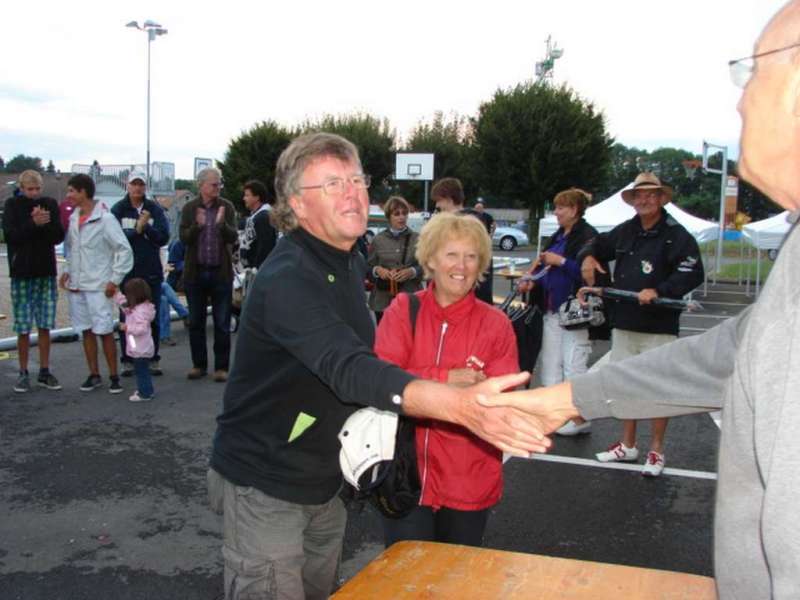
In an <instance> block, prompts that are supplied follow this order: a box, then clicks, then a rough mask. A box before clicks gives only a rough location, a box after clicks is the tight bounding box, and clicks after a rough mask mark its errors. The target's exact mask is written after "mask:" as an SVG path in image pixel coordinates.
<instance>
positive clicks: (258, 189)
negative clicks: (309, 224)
mask: <svg viewBox="0 0 800 600" xmlns="http://www.w3.org/2000/svg"><path fill="white" fill-rule="evenodd" d="M242 202H244V206H245V208H247V210H249V211H250V216H249V217H247V221H246V222H245V226H244V233H243V234H242V236H241V238H240V240H239V256H240V257H241V259H242V263H243V264H244V266H245V267H248V268H250V269H258V268H259V267H260V266H261V263H263V262H264V261H265V260H266V258H267V256H269V253H270V252H272V249H273V248H274V247H275V242H276V241H277V239H278V234H277V232H276V231H275V228H274V227H273V226H272V224H271V223H270V220H269V204H267V186H265V185H264V184H263V183H261V182H260V181H258V180H257V179H251V180H250V181H248V182H247V183H245V184H244V195H243V196H242Z"/></svg>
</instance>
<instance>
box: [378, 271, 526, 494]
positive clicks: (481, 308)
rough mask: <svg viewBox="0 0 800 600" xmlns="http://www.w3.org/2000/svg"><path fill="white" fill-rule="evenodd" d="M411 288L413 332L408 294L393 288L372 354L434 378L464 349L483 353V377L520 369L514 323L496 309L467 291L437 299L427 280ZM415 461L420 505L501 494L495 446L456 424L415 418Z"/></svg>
mask: <svg viewBox="0 0 800 600" xmlns="http://www.w3.org/2000/svg"><path fill="white" fill-rule="evenodd" d="M416 295H417V296H418V297H419V299H420V308H419V313H418V314H417V323H416V328H415V331H414V335H413V339H412V333H411V322H410V317H409V311H408V296H407V295H406V294H400V295H398V296H397V297H396V298H395V299H394V301H393V302H392V304H391V305H390V306H389V308H388V309H386V311H385V312H384V313H383V318H382V319H381V322H380V325H379V326H378V331H377V334H376V337H375V353H376V354H377V355H378V357H379V358H381V359H383V360H386V361H388V362H391V363H394V364H396V365H397V366H399V367H401V368H403V369H405V370H406V371H408V372H410V373H412V374H414V375H418V376H420V377H422V378H424V379H431V380H434V381H441V382H446V381H447V374H448V372H449V371H450V369H463V368H465V367H466V366H467V359H468V358H469V357H470V356H475V357H476V358H478V359H479V360H481V361H483V363H484V367H483V371H484V372H485V373H486V375H487V376H488V377H493V376H496V375H506V374H508V373H516V372H517V371H518V370H519V366H518V363H517V343H516V339H515V337H514V331H513V328H512V326H511V322H510V321H509V320H508V317H507V316H506V315H505V314H503V312H502V311H500V310H498V309H497V308H494V307H492V306H489V305H488V304H486V303H485V302H481V301H479V300H477V299H476V298H475V294H474V293H472V292H471V293H470V294H468V295H467V296H466V297H464V298H462V299H461V300H459V301H458V302H456V303H455V304H451V305H450V306H448V307H447V308H442V307H441V306H439V305H438V304H437V303H436V300H435V298H434V295H433V286H432V285H431V286H430V287H428V289H426V290H423V291H421V292H417V294H416ZM417 464H418V468H419V476H420V481H421V482H422V497H421V499H420V504H421V505H423V506H430V507H433V508H434V509H439V508H441V507H443V506H444V507H447V508H452V509H456V510H482V509H484V508H488V507H490V506H493V505H494V504H497V502H498V501H499V500H500V497H501V495H502V492H503V465H502V453H501V452H500V451H499V450H497V449H496V448H495V447H494V446H492V445H490V444H488V443H487V442H485V441H483V440H482V439H480V438H478V437H477V436H475V435H473V434H472V433H470V432H469V431H468V430H466V429H465V428H463V427H461V426H459V425H454V424H451V423H445V422H442V421H436V420H419V421H417Z"/></svg>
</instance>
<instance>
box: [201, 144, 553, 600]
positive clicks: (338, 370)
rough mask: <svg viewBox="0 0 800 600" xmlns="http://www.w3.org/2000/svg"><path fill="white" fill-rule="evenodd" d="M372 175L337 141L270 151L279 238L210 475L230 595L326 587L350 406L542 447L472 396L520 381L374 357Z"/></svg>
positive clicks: (339, 527)
mask: <svg viewBox="0 0 800 600" xmlns="http://www.w3.org/2000/svg"><path fill="white" fill-rule="evenodd" d="M369 182H370V180H369V176H367V175H365V174H364V173H363V170H362V168H361V162H360V159H359V157H358V151H357V150H356V148H355V146H353V144H351V143H350V142H348V141H347V140H345V139H344V138H341V137H339V136H336V135H331V134H326V133H316V134H309V135H305V136H301V137H299V138H297V139H296V140H294V141H293V142H292V144H290V146H289V147H288V148H287V149H286V150H285V151H284V152H283V153H282V154H281V157H280V158H279V159H278V165H277V168H276V176H275V189H276V193H277V202H276V205H275V207H274V208H273V211H274V214H275V218H276V221H277V223H278V226H279V227H280V229H281V230H282V231H284V232H285V233H286V235H285V237H284V238H283V239H282V241H281V243H280V244H279V245H278V246H277V247H276V248H275V250H274V251H273V252H272V253H271V254H270V256H269V258H268V259H267V261H266V262H265V263H264V265H263V266H262V267H261V269H260V270H259V272H258V274H257V275H256V278H255V281H254V283H253V286H252V288H251V292H250V295H249V298H248V300H247V303H246V304H245V308H244V311H243V314H242V321H241V326H240V330H239V335H238V339H237V341H236V343H237V348H236V360H235V362H234V365H233V369H232V370H231V373H230V379H229V381H228V385H227V387H226V389H225V395H224V397H223V408H222V414H220V416H219V417H218V418H217V431H216V434H215V436H214V445H213V451H212V455H211V470H210V471H209V496H210V498H211V500H212V504H213V505H214V507H215V508H216V509H217V510H223V511H224V515H225V519H224V550H223V555H224V559H225V589H226V598H227V599H228V600H236V599H243V598H248V599H259V600H266V599H268V598H276V597H278V598H298V599H299V598H307V599H308V600H314V599H319V598H327V597H328V595H329V594H330V593H331V591H332V586H333V582H334V578H335V573H336V568H337V565H338V561H339V556H340V554H341V546H342V539H343V537H344V529H345V520H346V512H345V509H344V506H343V504H342V501H341V500H340V499H339V497H338V492H339V490H340V489H341V486H342V473H341V468H340V465H339V449H340V445H339V441H338V439H337V434H338V433H339V430H340V429H341V427H342V425H343V424H344V422H345V420H346V419H347V418H348V417H349V416H350V415H351V414H352V413H353V412H354V411H356V410H357V409H358V408H360V407H361V406H365V405H366V406H374V407H377V408H379V409H381V410H384V411H391V412H394V413H400V412H402V413H404V414H407V415H410V416H416V417H426V418H434V419H440V420H445V421H451V422H455V423H458V424H461V425H463V426H465V427H467V428H468V429H470V430H471V431H473V432H474V433H475V434H476V435H478V436H480V437H482V438H483V439H485V440H487V441H488V442H490V443H492V444H494V445H496V446H497V447H498V448H501V449H504V450H506V451H509V452H512V453H514V454H526V453H527V452H528V451H530V450H533V449H534V448H536V447H539V448H543V447H545V446H546V445H548V444H549V442H548V441H545V440H544V439H542V438H541V437H540V436H539V435H538V433H537V427H538V424H537V423H535V422H533V421H527V420H522V419H520V420H518V418H519V417H520V416H521V415H520V414H518V413H514V414H511V413H505V414H500V413H492V412H487V411H485V410H484V409H482V408H481V407H480V405H479V404H478V403H477V394H478V393H490V392H489V390H491V389H499V388H502V387H508V386H513V385H519V384H520V383H522V382H524V381H526V379H527V377H526V376H524V375H522V376H519V375H511V376H508V377H505V378H496V379H491V380H487V381H485V382H483V383H482V384H480V385H479V386H475V387H472V388H455V387H450V386H447V385H444V384H440V383H435V382H431V381H423V380H415V379H414V377H413V376H412V375H410V374H408V373H406V372H405V371H403V370H401V369H399V368H398V367H396V366H394V365H391V364H388V363H385V362H383V361H380V360H379V359H378V358H377V357H376V356H375V354H374V353H373V352H372V345H373V342H374V325H373V323H372V319H371V318H370V314H369V310H368V309H367V306H366V303H365V301H364V287H363V282H364V275H365V272H366V263H365V261H364V259H363V257H362V256H361V255H360V254H359V253H358V251H357V249H356V248H355V243H356V240H357V239H358V238H359V236H361V235H362V234H363V233H364V231H365V229H366V225H367V213H368V206H369V199H368V196H367V188H368V186H369ZM514 422H515V423H516V426H517V427H519V430H518V431H516V432H515V433H514V429H513V427H514V426H513V425H512V423H514Z"/></svg>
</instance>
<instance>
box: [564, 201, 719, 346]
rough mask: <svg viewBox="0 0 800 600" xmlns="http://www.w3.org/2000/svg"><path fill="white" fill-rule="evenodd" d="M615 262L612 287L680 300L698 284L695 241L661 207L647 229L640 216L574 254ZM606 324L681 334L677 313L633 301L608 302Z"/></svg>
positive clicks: (699, 273)
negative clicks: (651, 289) (609, 306)
mask: <svg viewBox="0 0 800 600" xmlns="http://www.w3.org/2000/svg"><path fill="white" fill-rule="evenodd" d="M587 255H592V256H594V257H595V258H596V259H598V260H600V261H603V262H610V261H612V260H613V261H616V262H615V263H614V287H616V288H618V289H622V290H629V291H632V292H639V291H641V290H643V289H647V288H653V289H655V290H656V291H657V292H658V295H659V296H661V297H664V298H681V297H683V296H684V295H686V294H688V293H689V292H691V291H692V290H693V289H694V288H696V287H697V286H698V285H700V284H701V283H703V278H704V271H703V261H702V259H701V257H700V249H699V248H698V246H697V241H695V239H694V238H693V237H692V234H690V233H689V232H688V231H687V230H686V228H685V227H684V226H683V225H681V224H680V223H678V222H677V221H676V220H675V219H673V218H672V217H671V216H670V215H669V213H667V211H666V210H664V209H663V208H662V209H661V218H660V219H659V221H658V223H656V224H655V225H654V226H653V227H652V228H651V229H647V230H645V229H643V228H642V222H641V220H640V219H639V215H636V216H635V217H633V218H632V219H630V220H628V221H625V222H624V223H620V224H619V225H617V226H616V227H615V228H614V229H612V230H611V231H609V232H607V233H601V234H599V235H597V236H596V237H595V238H594V239H592V241H591V242H589V244H587V245H586V246H585V247H584V248H583V250H581V252H580V253H579V255H578V258H579V259H581V260H582V259H583V258H584V257H585V256H587ZM608 304H610V305H611V306H612V308H613V310H611V315H612V318H611V326H612V327H614V328H616V329H625V330H628V331H638V332H642V333H669V334H671V335H678V333H679V332H680V311H677V310H672V309H669V308H663V307H659V306H653V305H646V306H640V305H639V304H637V303H635V302H616V303H608Z"/></svg>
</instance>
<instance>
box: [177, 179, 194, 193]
mask: <svg viewBox="0 0 800 600" xmlns="http://www.w3.org/2000/svg"><path fill="white" fill-rule="evenodd" d="M175 189H176V190H189V191H190V192H192V194H196V193H197V182H196V181H195V180H194V179H176V180H175Z"/></svg>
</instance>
